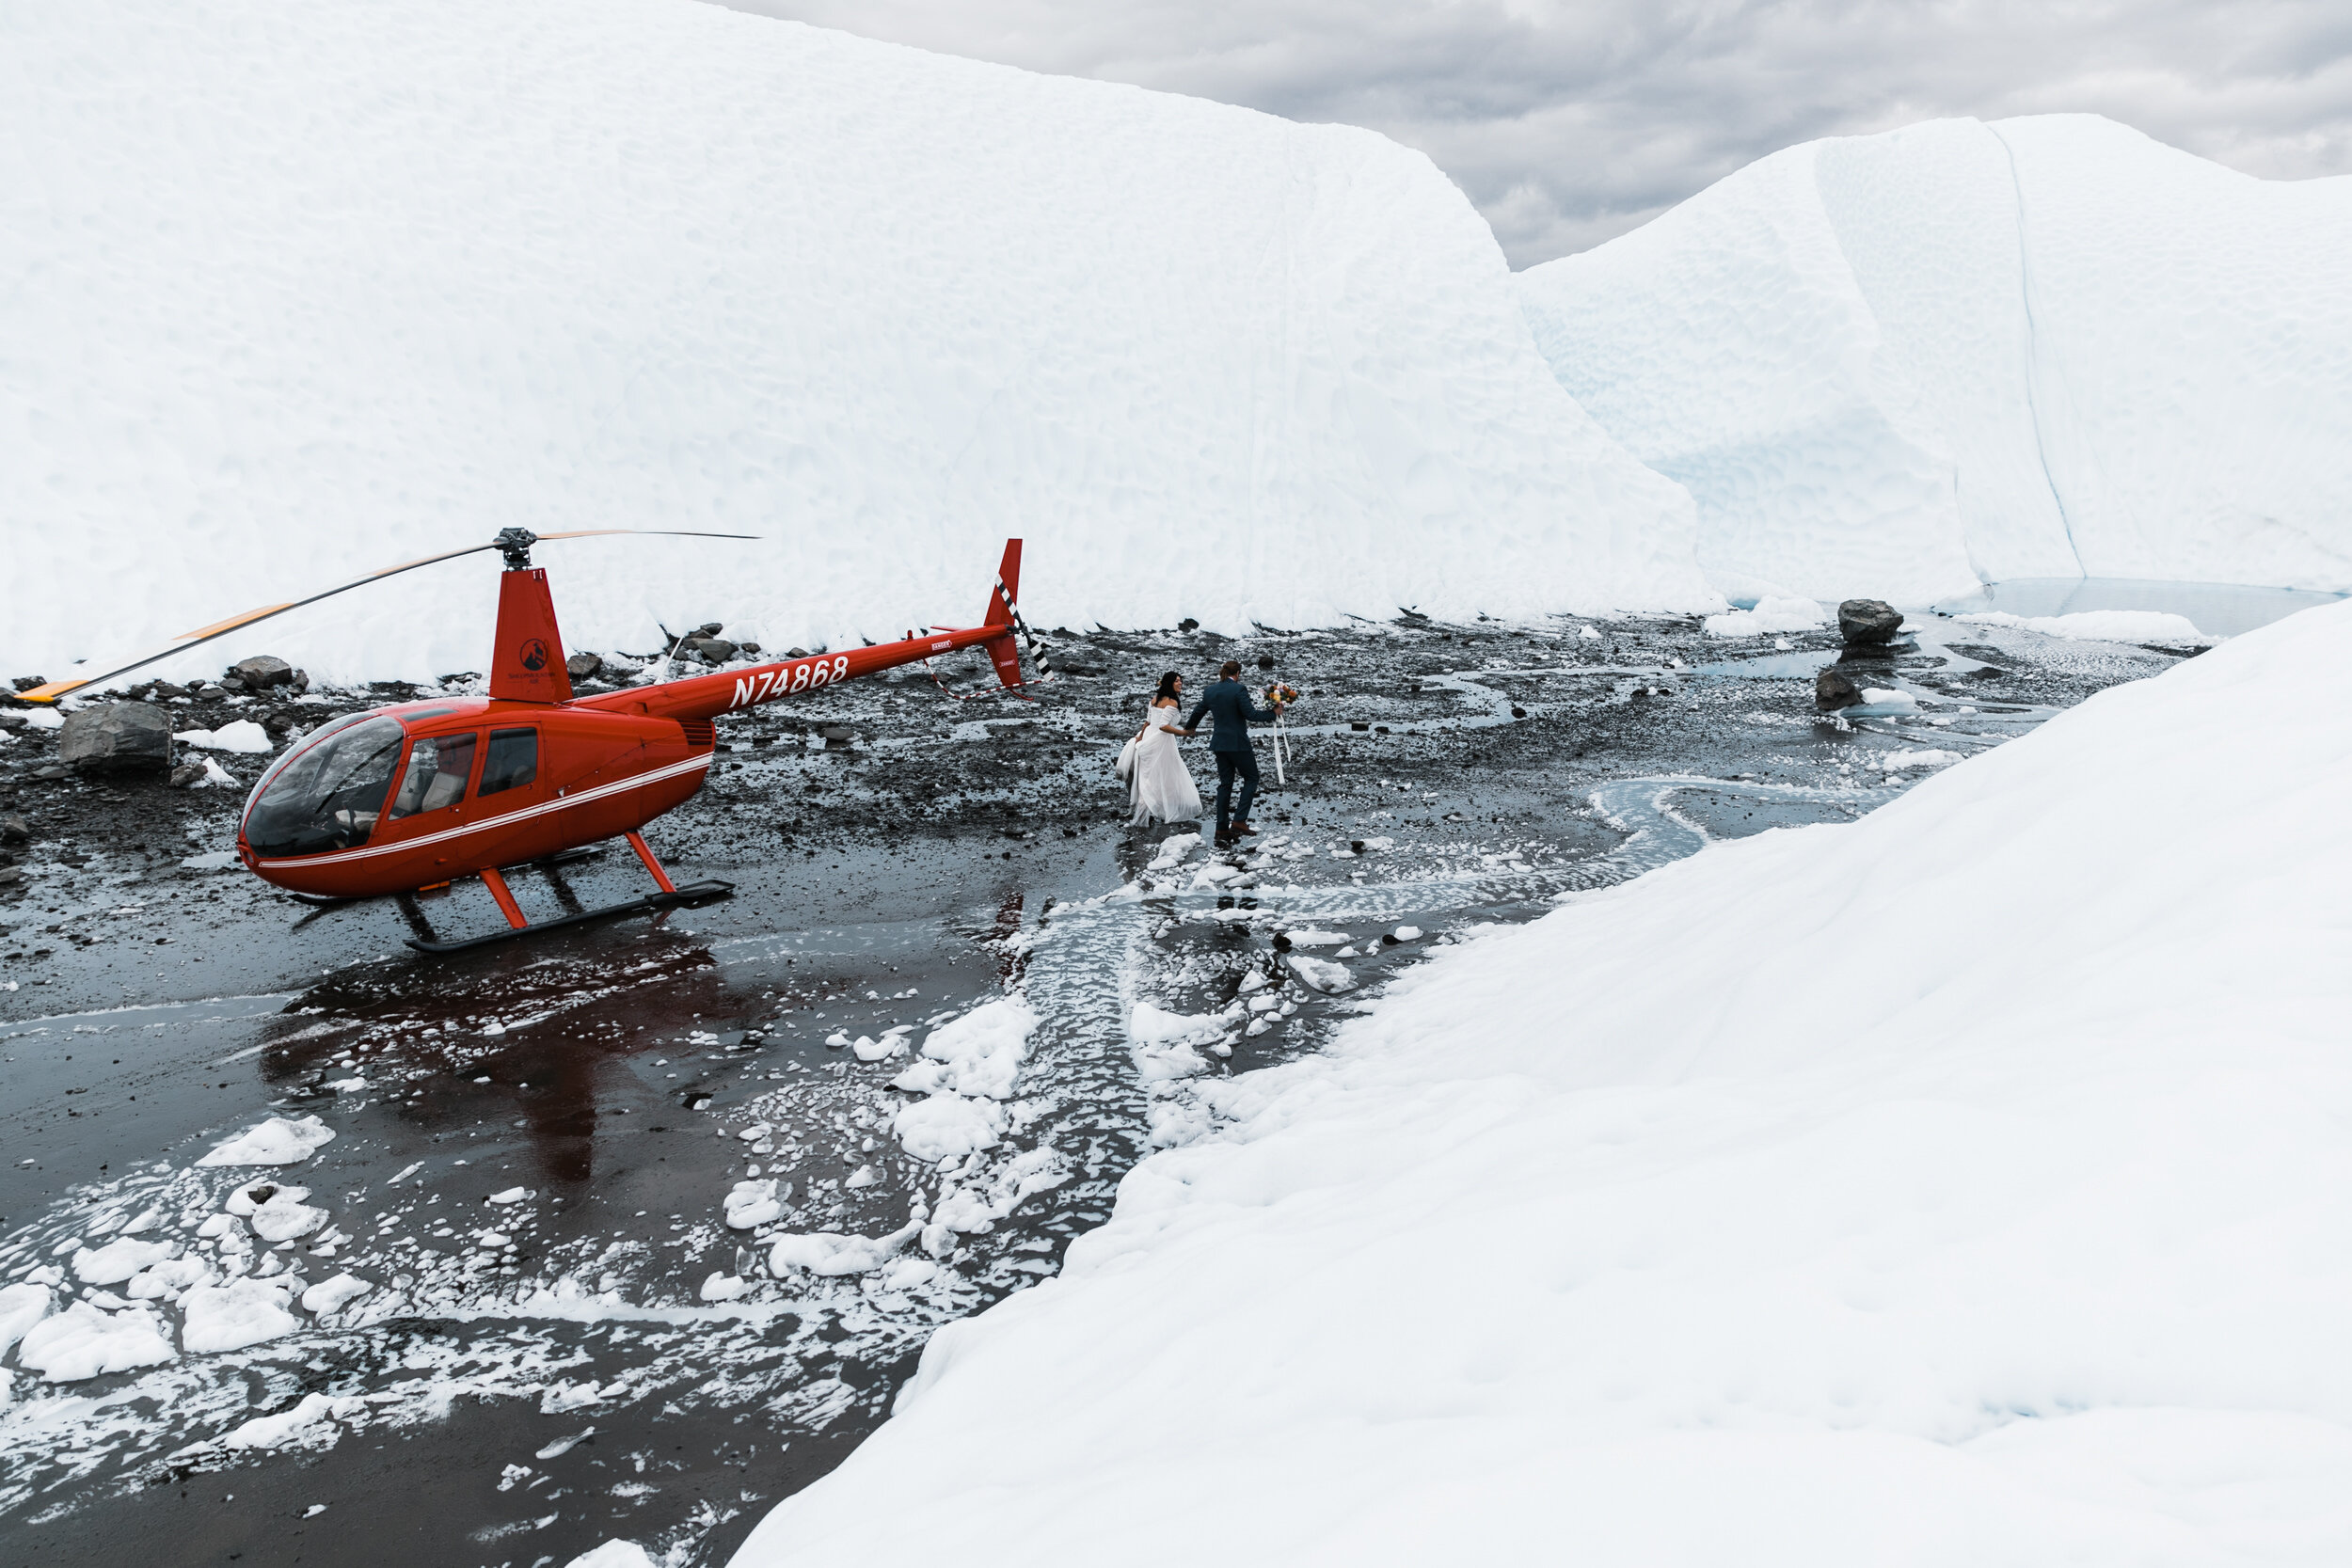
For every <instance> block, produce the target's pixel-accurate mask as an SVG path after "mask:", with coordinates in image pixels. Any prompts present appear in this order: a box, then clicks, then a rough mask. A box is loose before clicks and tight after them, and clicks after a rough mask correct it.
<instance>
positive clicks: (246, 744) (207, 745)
mask: <svg viewBox="0 0 2352 1568" xmlns="http://www.w3.org/2000/svg"><path fill="white" fill-rule="evenodd" d="M171 738H172V739H174V740H176V741H178V742H179V743H180V744H181V745H183V746H194V747H196V748H197V749H198V750H199V751H207V752H243V753H245V754H246V755H248V756H259V755H262V753H264V752H269V751H271V750H272V749H273V748H272V747H271V745H270V738H269V732H268V731H266V730H264V729H262V726H261V725H259V724H257V723H255V722H254V721H252V720H250V719H238V720H234V721H230V722H229V723H226V724H223V725H222V726H221V727H220V728H218V729H216V730H184V731H182V732H181V733H180V734H178V735H175V736H172V737H171Z"/></svg>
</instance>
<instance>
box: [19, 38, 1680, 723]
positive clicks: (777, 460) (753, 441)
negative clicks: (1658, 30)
mask: <svg viewBox="0 0 2352 1568" xmlns="http://www.w3.org/2000/svg"><path fill="white" fill-rule="evenodd" d="M0 59H4V60H6V61H7V62H8V63H7V77H6V84H7V90H5V91H0V277H5V278H7V279H8V287H7V288H6V289H0V342H6V343H7V344H8V356H7V357H6V360H5V362H0V519H5V521H0V544H5V545H6V546H7V551H8V559H9V562H10V571H11V573H12V575H13V576H14V577H15V578H16V580H19V581H22V582H28V583H38V584H40V593H38V594H25V595H20V598H21V599H22V601H23V602H21V603H15V604H12V605H11V607H10V613H9V614H8V616H7V617H5V618H0V668H5V669H8V670H12V671H14V670H31V669H33V668H35V667H38V668H39V669H40V670H41V671H44V672H46V673H52V674H56V673H62V668H63V664H64V661H65V660H67V659H70V658H72V657H80V656H84V655H91V656H96V655H101V654H104V653H108V652H111V651H114V650H115V649H117V648H118V647H121V646H130V647H138V646H143V645H145V644H146V643H147V642H148V641H151V640H152V639H153V638H155V637H156V636H158V635H168V634H173V633H178V632H181V631H183V630H185V629H186V628H188V627H191V626H201V625H205V624H207V623H209V622H211V621H214V620H215V619H218V618H219V617H220V616H222V615H225V614H227V613H230V611H233V610H241V609H245V608H246V607H248V606H251V605H254V604H257V603H266V602H269V601H270V600H272V599H273V598H293V597H295V596H297V595H299V594H302V593H305V592H308V591H311V590H314V589H316V588H319V587H323V586H325V585H326V584H328V583H332V582H335V581H338V580H341V579H343V578H350V577H353V576H356V575H358V574H359V573H362V572H366V571H371V570H373V569H375V568H378V567H381V566H386V565H389V564H391V563H392V562H398V561H403V560H406V559H410V558H413V557H416V556H420V555H424V554H430V553H433V552H436V551H439V550H445V549H449V548H452V547H454V546H462V545H465V544H469V543H472V542H475V541H486V540H487V539H488V538H489V536H490V535H491V534H492V533H494V532H495V531H497V530H498V529H499V528H501V526H505V525H509V524H512V525H518V526H521V527H525V528H529V529H532V530H534V531H540V532H550V531H565V530H575V529H594V528H607V527H617V528H653V529H662V528H668V529H690V530H692V529H700V530H719V531H734V532H744V533H757V534H762V535H764V536H765V538H764V539H763V540H762V541H760V542H759V543H756V544H731V543H724V542H719V541H695V540H673V541H637V540H596V541H586V542H581V543H575V544H568V545H551V546H546V547H545V548H544V549H543V550H542V551H541V553H540V562H541V564H543V565H545V566H547V567H548V570H549V572H550V574H551V576H552V578H553V581H554V586H555V594H556V601H557V604H558V606H559V609H560V610H561V612H562V614H563V618H564V634H565V641H566V642H567V644H568V645H569V646H571V647H575V648H588V649H599V650H601V649H609V648H615V647H618V648H622V649H629V650H644V649H649V648H652V647H654V646H655V645H656V644H657V643H658V642H659V641H660V633H659V632H658V631H657V629H656V623H657V622H666V623H667V624H668V625H670V626H673V627H676V626H680V625H681V624H691V623H693V622H695V621H697V620H706V619H707V620H717V621H720V622H722V623H723V624H724V625H725V626H726V627H727V630H728V634H729V635H730V636H747V637H752V638H755V639H756V640H760V641H765V642H767V643H770V644H772V645H777V646H782V645H785V644H787V643H793V642H800V643H808V644H814V643H818V642H824V641H831V642H834V643H839V642H842V641H849V640H851V639H853V638H854V636H855V635H857V634H859V633H864V634H866V635H869V636H872V637H875V638H882V637H895V636H898V635H899V633H900V632H901V631H902V630H903V629H904V628H905V627H906V626H907V625H908V624H909V622H910V621H911V620H930V621H945V622H965V621H971V620H974V619H977V617H978V615H979V613H980V611H981V610H982V607H983V605H984V602H985V599H986V595H987V588H988V584H989V580H990V574H991V573H992V572H993V569H994V566H995V564H996V559H997V552H998V549H999V547H1000V546H1001V542H1002V540H1003V539H1004V538H1005V537H1006V536H1008V535H1016V534H1017V535H1023V536H1025V537H1026V539H1027V541H1028V555H1027V562H1026V567H1025V577H1024V579H1023V583H1022V590H1023V592H1022V600H1023V605H1024V608H1025V610H1027V611H1028V612H1029V615H1030V617H1031V619H1033V620H1036V621H1039V622H1041V623H1043V624H1045V625H1047V626H1051V625H1054V624H1056V623H1057V622H1059V623H1067V624H1072V625H1084V624H1086V623H1087V622H1089V620H1092V619H1095V618H1100V619H1103V620H1105V621H1107V622H1109V623H1111V624H1112V625H1150V626H1172V625H1174V624H1175V623H1176V621H1177V620H1178V618H1179V617H1182V616H1186V615H1189V616H1194V617H1197V618H1198V619H1200V621H1201V622H1203V623H1204V624H1206V625H1208V626H1211V627H1214V628H1222V629H1226V630H1232V631H1243V630H1247V629H1248V623H1249V622H1250V621H1251V620H1252V619H1256V620H1261V621H1263V622H1266V623H1268V624H1271V625H1278V626H1299V625H1303V624H1308V623H1316V622H1329V621H1331V620H1334V619H1336V618H1338V617H1339V616H1341V615H1343V613H1346V612H1351V611H1357V612H1362V613H1367V614H1374V615H1381V616H1387V615H1392V614H1393V613H1394V612H1395V610H1396V607H1397V606H1399V605H1400V604H1416V603H1417V604H1419V605H1420V606H1421V607H1422V609H1424V610H1429V611H1431V612H1433V613H1460V612H1465V611H1469V610H1490V611H1494V612H1497V613H1509V612H1516V611H1527V610H1560V609H1565V608H1575V607H1592V608H1595V609H1598V608H1605V607H1608V606H1618V607H1626V608H1632V607H1643V606H1659V607H1667V606H1681V607H1686V608H1701V607H1703V606H1705V605H1706V601H1707V599H1708V594H1707V592H1706V589H1705V586H1704V583H1703V582H1702V581H1701V579H1700V578H1699V577H1698V575H1697V573H1696V571H1695V568H1694V567H1693V566H1692V558H1691V551H1690V543H1691V537H1692V526H1693V525H1692V510H1691V504H1690V500H1689V498H1688V497H1687V496H1685V495H1683V494H1682V492H1681V491H1680V490H1679V489H1678V488H1677V487H1676V486H1675V485H1673V484H1672V483H1668V482H1666V481H1664V480H1661V479H1660V478H1659V477H1658V476H1657V475H1656V474H1654V473H1652V472H1650V471H1648V470H1647V469H1645V467H1642V466H1641V465H1640V464H1638V463H1636V462H1634V461H1633V460H1632V459H1631V458H1630V457H1629V456H1628V455H1627V454H1626V453H1625V452H1624V451H1622V449H1620V448H1619V447H1618V446H1617V445H1616V444H1615V443H1614V442H1613V441H1612V440H1610V439H1609V437H1607V436H1605V435H1603V434H1602V433H1601V432H1600V431H1599V429H1598V428H1597V426H1596V425H1595V424H1594V423H1593V422H1592V420H1590V419H1589V418H1587V417H1586V416H1585V415H1584V414H1583V413H1582V411H1581V410H1580V409H1579V408H1578V407H1577V406H1576V405H1575V404H1574V403H1573V402H1572V401H1571V400H1570V399H1569V398H1567V397H1566V396H1565V394H1564V393H1563V392H1562V391H1561V389H1560V387H1559V385H1558V383H1557V382H1556V381H1554V380H1553V378H1552V377H1551V376H1550V375H1549V372H1548V371H1547V369H1546V367H1545V364H1544V361H1543V359H1542V357H1541V356H1539V355H1538V354H1537V353H1536V352H1535V350H1534V345H1533V342H1532V341H1531V340H1530V338H1529V335H1528V330H1527V326H1526V324H1525V322H1524V321H1523V319H1522V318H1521V317H1520V315H1519V313H1518V309H1517V304H1516V298H1515V295H1514V293H1513V290H1512V286H1511V279H1510V273H1509V270H1508V268H1507V266H1506V264H1505V263H1504V261H1503V259H1502V252H1501V250H1500V249H1499V247H1498V246H1497V245H1496V244H1495V241H1494V238H1493V235H1492V234H1491V232H1490V231H1489V230H1487V228H1486V224H1485V223H1484V222H1483V221H1481V219H1480V218H1479V216H1478V214H1477V213H1476V212H1475V211H1474V210H1473V209H1472V208H1471V206H1470V203H1469V202H1468V200H1466V199H1465V198H1463V196H1462V194H1461V193H1460V192H1459V191H1458V190H1457V189H1455V188H1454V185H1453V184H1452V183H1451V182H1449V181H1447V180H1446V179H1445V177H1444V176H1443V175H1441V174H1440V173H1438V170H1437V169H1436V167H1435V166H1432V165H1431V164H1430V163H1429V161H1428V160H1427V159H1426V158H1424V157H1422V155H1421V154H1419V153H1416V152H1411V151H1408V150H1405V149H1404V148H1401V147H1399V146H1397V145H1396V144H1394V143H1392V142H1391V141H1388V140H1387V139H1385V138H1383V137H1381V136H1379V135H1375V134H1373V133H1370V132H1367V131H1362V130H1358V129H1353V128H1350V127H1345V126H1336V125H1299V124H1295V123H1292V122H1290V121H1286V120H1282V119H1274V118H1272V117H1270V116H1266V115H1263V114H1258V113H1254V112H1252V111H1248V110H1244V109H1237V108H1232V107H1229V106H1226V105H1222V104H1216V103H1206V102H1202V101H1200V100H1197V99H1187V98H1180V97H1175V96H1171V95H1167V94H1159V93H1152V92H1146V91H1143V90H1141V89H1138V88H1135V87H1120V86H1113V85H1109V84H1104V83H1097V82H1083V81H1075V80H1071V79H1067V78H1057V77H1046V76H1038V75H1031V74H1028V73H1026V72H1023V71H1013V70H1009V69H1007V68H1004V67H999V66H991V65H984V64H979V63H977V62H973V61H968V60H960V59H952V58H947V57H945V56H940V55H926V54H922V53H919V52H916V51H914V50H909V49H904V48H899V47H896V46H892V45H888V44H881V43H875V42H871V41H868V40H861V39H855V38H850V37H849V36H847V35H844V34H839V33H829V32H824V31H819V30H817V29H814V28H810V27H806V26H803V25H800V24H792V23H785V22H778V21H774V20H771V19H768V18H763V17H755V16H749V15H744V14H740V13H739V12H734V11H729V10H726V9H723V8H719V7H716V6H701V5H689V4H684V3H659V0H513V3H509V4H501V5H497V6H481V5H475V4H470V3H468V0H416V3H414V4H406V5H401V6H393V7H375V8H369V7H358V8H354V7H323V8H295V9H294V10H290V11H284V12H279V11H275V10H273V11H269V12H267V13H266V24H265V25H264V24H262V13H257V12H255V11H254V10H253V9H252V8H251V7H250V6H249V5H246V4H242V3H239V0H190V3H189V4H186V5H183V6H174V7H170V8H165V9H164V10H162V11H160V12H159V11H158V10H157V9H156V8H153V7H151V6H144V5H138V4H134V3H132V0H88V3H87V4H76V5H72V6H56V7H30V8H26V7H18V8H11V9H10V10H9V11H8V14H7V16H6V18H5V19H4V20H0ZM92 562H106V563H107V569H105V570H103V571H102V570H93V569H92ZM496 576H497V572H496V567H495V564H494V561H493V559H491V558H482V559H472V560H469V561H466V562H454V563H452V564H449V565H446V566H437V567H433V568H429V569H427V570H425V571H423V572H421V573H419V574H417V575H416V576H414V577H411V578H404V579H402V580H401V581H399V582H398V583H387V584H384V585H382V586H380V587H377V588H372V589H370V590H369V591H367V593H366V594H364V595H361V596H358V597H353V598H345V599H340V600H337V601H334V602H333V603H330V604H326V605H322V606H319V607H317V608H316V609H313V610H302V611H298V612H296V613H295V614H294V615H292V616H289V617H288V618H287V619H285V620H283V621H279V622H277V623H273V624H272V625H270V626H265V627H262V628H259V629H257V630H255V631H254V632H251V633H241V634H239V635H238V636H237V637H235V638H232V639H227V640H224V641H221V642H219V643H215V644H213V645H212V646H210V647H208V648H206V649H204V650H203V651H201V652H200V653H198V654H194V655H191V656H189V657H187V659H186V660H185V661H184V662H183V663H180V664H175V665H172V666H169V667H167V669H168V671H169V672H170V673H179V674H183V675H184V674H186V673H189V672H191V671H215V670H217V669H218V668H219V667H220V666H221V665H222V664H224V663H225V662H227V661H228V660H230V659H234V658H236V657H241V656H242V655H244V654H247V653H251V652H256V651H270V652H276V653H279V654H282V655H284V656H285V657H288V658H290V659H293V660H294V662H296V663H298V664H301V665H303V666H304V667H306V668H307V669H308V670H309V671H310V673H311V674H312V675H313V676H326V677H331V678H338V679H343V678H357V677H360V676H380V675H387V674H395V673H407V674H411V675H429V674H437V673H444V672H448V671H454V670H479V669H481V668H483V667H484V660H485V658H486V657H487V654H488V648H487V644H486V642H485V639H486V638H487V637H488V635H489V627H490V622H491V617H492V611H493V609H494V606H495V604H496V598H497V587H496V581H495V579H496Z"/></svg>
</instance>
